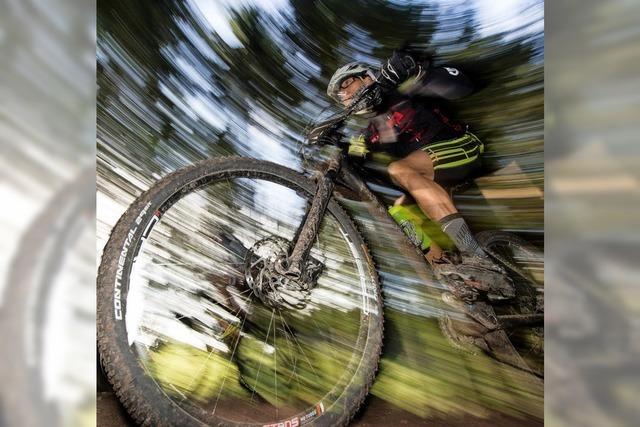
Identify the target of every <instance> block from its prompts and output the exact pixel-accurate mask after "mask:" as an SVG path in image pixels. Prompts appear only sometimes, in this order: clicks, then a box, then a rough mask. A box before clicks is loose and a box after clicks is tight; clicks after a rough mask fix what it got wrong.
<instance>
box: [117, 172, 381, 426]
mask: <svg viewBox="0 0 640 427" xmlns="http://www.w3.org/2000/svg"><path fill="white" fill-rule="evenodd" d="M246 175H247V174H246V173H245V172H243V171H236V172H232V173H227V174H224V176H222V175H220V176H215V175H211V176H209V177H207V178H206V179H199V180H198V181H197V184H195V185H190V186H188V189H189V191H185V187H183V188H180V189H176V191H175V192H174V193H173V194H171V195H170V196H169V197H166V198H165V199H164V200H163V201H162V202H159V203H157V206H155V207H154V208H153V209H154V210H153V215H151V216H150V219H149V220H148V221H146V220H144V221H141V223H140V225H139V227H144V231H143V233H142V234H141V235H140V238H139V239H138V241H137V242H134V241H133V240H135V239H133V238H132V241H131V242H130V245H131V247H130V249H129V250H130V251H132V253H133V254H134V257H133V262H132V263H131V264H130V266H129V267H130V268H128V269H127V267H126V266H124V268H123V269H122V271H121V272H120V285H121V290H122V293H121V295H120V300H119V305H120V306H121V311H120V313H119V314H120V316H121V317H122V318H123V319H124V324H125V329H126V340H127V345H128V347H129V350H130V351H131V352H132V354H134V355H135V358H136V360H137V361H138V363H139V364H140V366H141V367H142V368H143V370H144V373H145V375H146V376H147V377H149V378H150V379H151V380H152V381H153V384H154V385H155V387H157V390H159V391H160V393H161V395H162V396H163V398H164V399H165V401H170V402H171V406H172V407H173V408H179V410H180V411H181V412H182V413H183V414H184V415H187V416H189V417H191V418H192V419H193V420H194V421H197V422H202V423H206V424H212V423H216V424H220V423H222V424H229V425H271V424H277V423H284V425H296V424H304V423H306V422H311V421H316V422H317V421H318V419H319V418H320V417H323V418H325V419H330V418H333V419H334V420H338V419H342V418H344V413H345V412H348V411H352V410H353V408H349V407H347V406H349V404H348V403H347V401H349V402H350V401H351V400H353V399H351V398H348V397H346V396H345V392H347V391H348V392H353V391H354V390H359V389H365V388H366V387H368V384H354V379H356V377H357V373H358V372H359V371H361V370H362V365H363V363H364V364H366V363H370V362H369V360H370V359H371V358H372V357H374V358H375V361H376V364H377V357H378V354H375V355H368V354H366V353H367V349H368V348H369V347H367V345H370V334H371V330H372V328H373V327H374V326H375V325H373V323H372V322H377V321H378V320H376V319H378V318H379V317H380V316H381V313H380V312H379V311H380V308H379V302H378V301H377V295H376V293H377V287H376V283H374V282H373V281H372V280H370V279H369V280H368V279H367V275H368V268H369V267H368V266H367V259H365V256H363V253H362V250H361V249H359V248H357V247H356V245H355V244H354V240H355V239H354V237H353V230H350V229H349V227H345V224H344V223H341V221H340V220H339V219H338V218H336V215H335V212H333V213H332V212H331V208H330V209H329V211H328V212H327V214H326V215H325V218H324V220H323V223H322V227H321V230H320V233H319V237H318V239H317V241H316V242H315V244H314V246H313V249H312V251H311V258H312V260H313V261H314V262H320V263H322V264H323V265H324V267H323V270H322V273H321V275H320V277H319V279H318V281H317V285H316V286H315V287H314V288H313V289H312V290H311V291H310V295H308V300H307V304H306V306H305V307H304V308H302V309H285V308H275V309H274V308H271V307H269V306H267V305H265V304H264V303H263V301H261V300H260V299H259V298H257V297H256V295H255V293H254V292H252V290H251V289H250V288H249V287H248V286H247V284H246V280H245V276H246V272H247V269H246V266H245V264H246V263H247V260H248V261H249V265H251V264H252V265H254V266H255V265H256V263H257V259H259V258H261V257H262V258H264V257H269V256H271V255H273V254H276V255H277V254H279V253H283V252H286V251H287V250H288V249H289V248H290V245H291V242H292V241H293V239H294V234H295V232H296V230H297V228H298V226H299V225H300V224H301V223H302V221H303V218H304V215H305V212H306V209H307V207H308V203H309V201H310V196H309V194H308V193H305V192H304V191H301V189H300V188H291V187H295V186H294V185H291V183H283V182H282V180H280V179H278V178H274V177H273V176H271V175H263V176H256V174H250V176H251V178H249V177H246ZM153 204H154V203H151V205H153ZM151 205H147V206H146V207H145V208H149V209H151V208H150V206H151ZM334 209H335V207H334ZM145 222H146V223H145ZM342 222H344V221H342ZM134 234H135V233H134ZM265 248H266V249H265ZM265 251H266V253H265ZM270 252H271V254H270ZM127 270H128V271H127ZM116 317H118V314H116ZM380 326H381V325H380ZM376 351H377V352H379V348H378V349H377V350H376ZM357 381H361V379H360V380H356V382H357ZM358 399H360V397H358ZM358 403H359V402H358ZM287 423H288V424H287ZM329 425H331V424H330V423H329Z"/></svg>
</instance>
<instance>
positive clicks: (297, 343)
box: [280, 313, 320, 381]
mask: <svg viewBox="0 0 640 427" xmlns="http://www.w3.org/2000/svg"><path fill="white" fill-rule="evenodd" d="M280 319H282V323H283V324H284V326H285V328H287V329H288V330H289V333H290V334H291V337H292V338H293V339H294V341H295V343H296V345H297V346H298V348H299V349H300V352H301V353H302V355H303V356H304V358H305V360H306V361H307V364H308V365H309V367H310V368H311V371H313V374H314V375H315V376H316V378H317V379H318V381H320V377H319V376H318V373H317V372H316V370H315V368H314V367H313V365H312V364H311V362H310V361H309V358H308V357H307V354H306V353H305V352H304V350H303V349H302V346H301V345H300V342H299V341H298V339H297V338H296V336H295V334H294V333H293V331H292V330H291V328H290V327H289V325H288V324H287V321H286V320H284V317H283V316H282V313H280Z"/></svg>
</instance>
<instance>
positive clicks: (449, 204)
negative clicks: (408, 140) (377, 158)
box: [388, 150, 484, 255]
mask: <svg viewBox="0 0 640 427" xmlns="http://www.w3.org/2000/svg"><path fill="white" fill-rule="evenodd" d="M388 172H389V175H390V177H391V179H392V180H393V182H395V183H396V184H397V185H399V186H400V187H402V188H403V189H405V190H406V191H408V192H409V194H410V195H411V196H412V197H413V198H414V199H415V200H416V203H417V204H418V206H419V207H420V209H421V210H422V212H424V213H425V215H427V216H429V217H430V218H432V219H434V220H436V221H439V222H440V224H441V225H442V229H443V231H444V232H445V233H447V234H448V235H449V237H451V239H452V240H453V242H454V243H455V244H456V246H457V247H458V249H460V250H461V251H464V252H468V253H476V254H478V255H484V252H483V251H482V249H480V246H479V245H478V243H477V242H476V240H475V238H474V237H473V234H471V231H470V229H469V227H468V225H467V224H466V222H465V221H464V219H463V218H462V217H461V216H460V214H459V213H458V210H457V209H456V207H455V206H454V204H453V201H452V200H451V197H449V193H447V191H446V190H445V189H444V188H442V187H441V186H440V185H439V184H438V183H436V182H435V181H434V180H433V178H434V175H435V172H434V167H433V162H432V160H431V158H430V157H429V155H427V153H425V152H424V151H422V150H416V151H414V152H412V153H411V154H409V155H408V156H406V157H405V158H403V159H401V160H398V161H395V162H393V163H391V164H390V165H389V167H388Z"/></svg>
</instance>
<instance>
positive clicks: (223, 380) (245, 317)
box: [211, 301, 253, 415]
mask: <svg viewBox="0 0 640 427" xmlns="http://www.w3.org/2000/svg"><path fill="white" fill-rule="evenodd" d="M251 302H253V301H251ZM250 305H251V304H250ZM248 313H249V311H248V310H247V312H246V313H245V314H244V318H243V319H242V324H241V325H240V330H239V331H238V339H237V340H236V343H235V345H234V346H233V351H232V352H231V357H229V364H228V365H227V369H226V370H225V373H224V378H223V379H222V384H220V390H218V397H217V398H216V403H215V405H214V407H213V413H212V414H211V415H215V413H216V409H217V408H218V401H219V400H220V395H221V394H222V388H223V387H224V383H225V381H226V380H227V374H228V373H229V366H230V365H231V363H233V362H232V361H233V356H234V355H235V354H236V350H237V349H238V344H239V343H240V338H241V337H242V336H241V332H242V329H243V328H244V322H245V320H247V314H248Z"/></svg>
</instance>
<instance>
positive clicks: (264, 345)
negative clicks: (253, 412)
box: [251, 312, 273, 401]
mask: <svg viewBox="0 0 640 427" xmlns="http://www.w3.org/2000/svg"><path fill="white" fill-rule="evenodd" d="M272 322H273V312H272V313H271V319H270V320H269V328H268V329H267V335H266V336H265V338H264V343H263V344H262V354H264V348H265V347H266V346H267V340H268V339H269V336H270V335H271V323H272ZM261 369H262V358H260V366H258V373H257V374H256V381H255V383H254V384H253V392H252V393H251V400H252V401H253V396H254V394H255V393H256V387H257V386H258V377H259V376H260V370H261Z"/></svg>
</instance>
